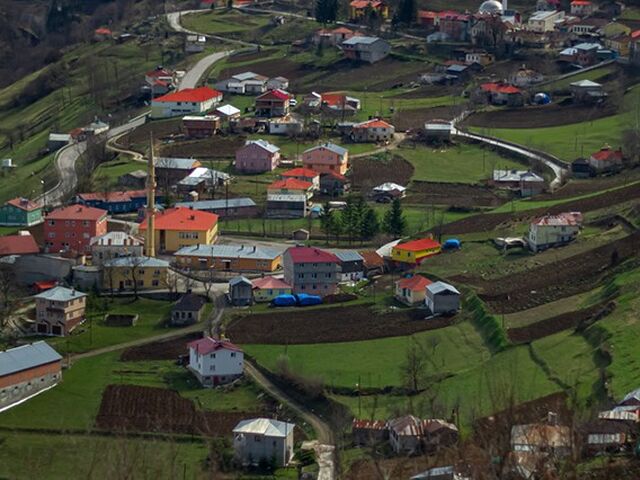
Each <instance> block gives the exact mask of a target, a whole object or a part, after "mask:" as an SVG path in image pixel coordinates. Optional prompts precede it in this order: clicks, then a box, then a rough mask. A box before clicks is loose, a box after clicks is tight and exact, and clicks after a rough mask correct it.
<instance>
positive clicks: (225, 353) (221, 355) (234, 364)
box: [188, 337, 244, 387]
mask: <svg viewBox="0 0 640 480" xmlns="http://www.w3.org/2000/svg"><path fill="white" fill-rule="evenodd" d="M188 347H189V370H190V371H191V372H192V373H193V374H194V375H195V376H196V378H197V379H198V381H199V382H200V383H201V384H202V386H204V387H214V386H216V385H220V384H223V383H228V382H231V381H233V380H235V379H236V378H238V377H240V376H242V372H243V370H244V353H243V352H242V350H241V349H240V347H237V346H236V345H234V344H233V343H231V342H229V341H228V340H225V339H217V338H211V337H205V338H201V339H200V340H196V341H194V342H191V343H189V345H188Z"/></svg>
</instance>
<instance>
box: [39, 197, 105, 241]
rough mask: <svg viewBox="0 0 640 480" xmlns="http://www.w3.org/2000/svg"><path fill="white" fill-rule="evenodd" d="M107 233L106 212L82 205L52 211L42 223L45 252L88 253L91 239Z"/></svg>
mask: <svg viewBox="0 0 640 480" xmlns="http://www.w3.org/2000/svg"><path fill="white" fill-rule="evenodd" d="M105 233H107V211H106V210H102V209H101V208H93V207H86V206H84V205H70V206H68V207H62V208H58V209H56V210H54V211H53V212H51V213H49V215H47V216H46V218H45V222H44V241H45V251H46V252H51V253H54V252H62V251H75V252H78V253H89V252H90V251H91V239H92V238H93V237H99V236H100V235H104V234H105Z"/></svg>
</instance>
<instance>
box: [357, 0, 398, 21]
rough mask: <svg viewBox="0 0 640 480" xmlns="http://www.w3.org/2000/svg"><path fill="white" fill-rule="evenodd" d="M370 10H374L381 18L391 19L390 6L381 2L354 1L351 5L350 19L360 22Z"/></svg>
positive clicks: (372, 0)
mask: <svg viewBox="0 0 640 480" xmlns="http://www.w3.org/2000/svg"><path fill="white" fill-rule="evenodd" d="M369 8H371V9H372V10H374V11H375V12H376V13H377V14H378V15H379V16H380V18H383V19H385V20H386V19H387V18H388V17H389V5H387V4H386V3H385V2H383V1H381V0H353V1H352V2H351V3H350V4H349V18H350V19H352V20H360V19H362V18H364V16H365V15H366V13H367V10H368V9H369Z"/></svg>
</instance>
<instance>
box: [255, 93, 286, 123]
mask: <svg viewBox="0 0 640 480" xmlns="http://www.w3.org/2000/svg"><path fill="white" fill-rule="evenodd" d="M290 101H291V96H290V95H289V94H288V93H287V92H285V91H284V90H269V91H268V92H265V93H263V94H262V95H259V96H257V97H256V104H255V108H256V116H257V117H286V116H287V115H289V108H290Z"/></svg>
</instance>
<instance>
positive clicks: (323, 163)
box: [302, 142, 349, 175]
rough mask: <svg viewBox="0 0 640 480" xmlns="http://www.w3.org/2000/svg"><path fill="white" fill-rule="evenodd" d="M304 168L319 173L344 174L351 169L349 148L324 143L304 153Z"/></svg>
mask: <svg viewBox="0 0 640 480" xmlns="http://www.w3.org/2000/svg"><path fill="white" fill-rule="evenodd" d="M302 164H303V165H304V168H308V169H311V170H314V171H316V172H318V173H337V174H339V175H344V174H345V173H347V170H348V169H349V150H347V149H346V148H343V147H340V146H339V145H336V144H334V143H329V142H327V143H323V144H321V145H316V146H315V147H311V148H309V149H307V150H305V151H304V152H303V153H302Z"/></svg>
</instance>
